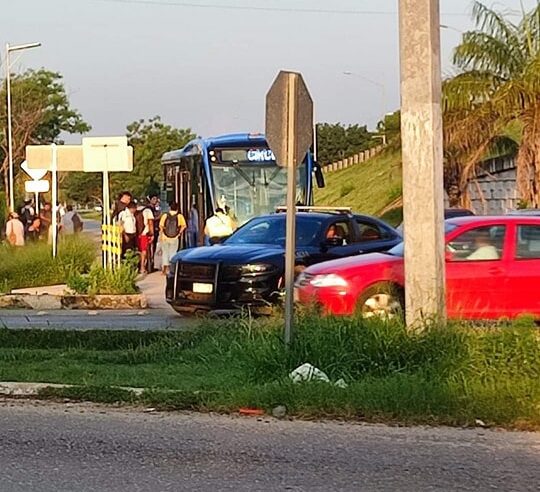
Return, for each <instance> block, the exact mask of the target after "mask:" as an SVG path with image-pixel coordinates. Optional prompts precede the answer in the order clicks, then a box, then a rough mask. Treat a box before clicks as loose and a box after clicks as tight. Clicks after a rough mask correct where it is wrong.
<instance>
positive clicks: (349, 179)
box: [315, 148, 402, 215]
mask: <svg viewBox="0 0 540 492" xmlns="http://www.w3.org/2000/svg"><path fill="white" fill-rule="evenodd" d="M325 179H326V187H325V188H323V189H321V190H318V189H316V192H315V203H316V204H317V205H321V206H334V207H337V206H345V207H352V209H353V210H355V211H357V212H363V213H368V214H374V215H377V214H379V213H380V212H381V211H382V210H383V209H384V208H385V207H386V206H387V205H388V204H389V203H391V202H393V201H394V200H395V199H396V198H399V196H401V182H402V178H401V155H400V151H399V150H396V149H392V148H388V149H387V150H386V151H384V152H383V153H382V154H380V155H378V156H376V157H374V158H373V159H370V160H369V161H367V162H365V163H362V164H357V165H355V166H352V167H349V168H347V169H343V170H341V171H334V172H331V173H328V174H326V175H325Z"/></svg>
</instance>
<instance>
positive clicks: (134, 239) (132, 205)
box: [112, 191, 198, 274]
mask: <svg viewBox="0 0 540 492" xmlns="http://www.w3.org/2000/svg"><path fill="white" fill-rule="evenodd" d="M194 212H196V210H194ZM112 219H113V220H114V221H115V222H116V223H117V224H118V226H120V229H121V233H122V255H123V256H124V257H125V255H126V254H127V252H128V251H135V252H138V253H139V255H140V272H141V273H142V274H146V273H148V272H149V271H150V270H151V269H152V268H153V265H154V256H155V254H156V252H157V251H158V244H159V249H160V251H161V265H162V271H163V273H164V274H166V273H168V270H169V266H170V264H171V259H172V257H173V256H174V255H175V254H176V252H177V251H178V249H179V246H180V238H181V237H182V235H183V234H184V231H186V230H187V229H188V224H187V223H186V220H185V219H184V216H183V215H182V214H181V213H180V211H179V206H178V203H176V202H170V203H169V210H168V211H167V212H166V213H162V211H161V206H160V199H159V197H158V196H157V195H152V196H149V197H148V198H147V200H146V202H145V203H143V204H137V203H136V202H135V201H134V199H133V196H132V194H131V193H130V192H128V191H124V192H122V193H121V194H120V195H119V196H118V199H117V201H116V203H115V206H114V210H113V214H112ZM196 220H197V221H198V215H197V219H196ZM190 221H192V217H190ZM191 229H192V228H191ZM188 230H189V229H188ZM193 232H194V231H193V230H189V234H188V241H189V238H193V237H194V236H193ZM195 241H196V238H195Z"/></svg>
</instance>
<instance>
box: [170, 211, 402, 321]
mask: <svg viewBox="0 0 540 492" xmlns="http://www.w3.org/2000/svg"><path fill="white" fill-rule="evenodd" d="M285 226H286V214H284V213H276V214H271V215H265V216H261V217H256V218H254V219H251V220H250V221H249V222H247V223H246V224H245V225H243V226H242V227H241V228H240V229H238V230H237V231H236V232H235V233H234V234H233V235H232V236H230V237H229V238H228V239H227V240H225V241H224V242H223V243H222V244H219V245H214V246H208V247H200V248H193V249H186V250H183V251H180V252H179V253H177V254H176V255H175V256H174V258H173V260H172V265H171V273H170V274H169V276H168V277H167V288H166V298H167V302H168V303H169V304H170V305H171V306H172V307H173V308H174V309H175V310H176V311H177V312H179V313H183V314H190V313H195V312H198V311H217V312H219V311H234V310H238V309H240V308H242V307H247V306H249V307H250V308H251V309H252V311H253V312H259V313H264V312H267V311H268V310H269V307H270V306H271V305H272V304H275V303H277V302H279V299H280V297H281V294H282V292H283V290H282V289H283V275H284V270H285ZM401 241H402V239H401V236H400V235H399V233H398V232H397V231H396V230H395V229H393V228H392V227H390V226H389V225H387V224H385V223H384V222H382V221H380V220H378V219H376V218H373V217H369V216H365V215H356V214H351V213H349V212H344V211H341V212H326V211H325V212H322V211H309V212H307V211H306V212H299V213H298V214H297V219H296V264H297V268H298V269H299V270H301V269H303V268H304V267H306V266H309V265H312V264H314V263H319V262H322V261H326V260H331V259H335V258H340V257H344V256H353V255H358V254H363V253H372V252H376V251H386V250H388V249H390V248H392V247H393V246H395V245H396V244H398V243H400V242H401Z"/></svg>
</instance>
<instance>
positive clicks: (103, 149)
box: [82, 137, 133, 268]
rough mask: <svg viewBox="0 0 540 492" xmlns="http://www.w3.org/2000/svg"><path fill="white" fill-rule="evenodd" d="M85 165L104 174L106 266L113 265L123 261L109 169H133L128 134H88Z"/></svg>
mask: <svg viewBox="0 0 540 492" xmlns="http://www.w3.org/2000/svg"><path fill="white" fill-rule="evenodd" d="M82 149H83V169H84V171H85V172H101V173H102V174H103V225H102V230H103V234H102V238H103V239H104V241H103V247H102V252H103V266H104V267H108V268H113V267H114V266H117V265H118V264H119V263H120V259H121V258H120V254H119V253H118V251H117V249H118V248H114V247H113V243H115V237H114V232H113V228H112V220H111V197H110V185H109V172H125V171H132V170H133V147H131V146H128V141H127V137H86V138H83V141H82Z"/></svg>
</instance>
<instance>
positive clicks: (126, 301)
mask: <svg viewBox="0 0 540 492" xmlns="http://www.w3.org/2000/svg"><path fill="white" fill-rule="evenodd" d="M10 308H14V309H35V310H38V311H49V310H57V309H90V310H116V309H146V308H148V299H147V298H146V296H145V295H144V294H129V295H128V294H126V295H124V294H121V295H96V296H87V295H51V294H5V295H0V309H10Z"/></svg>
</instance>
